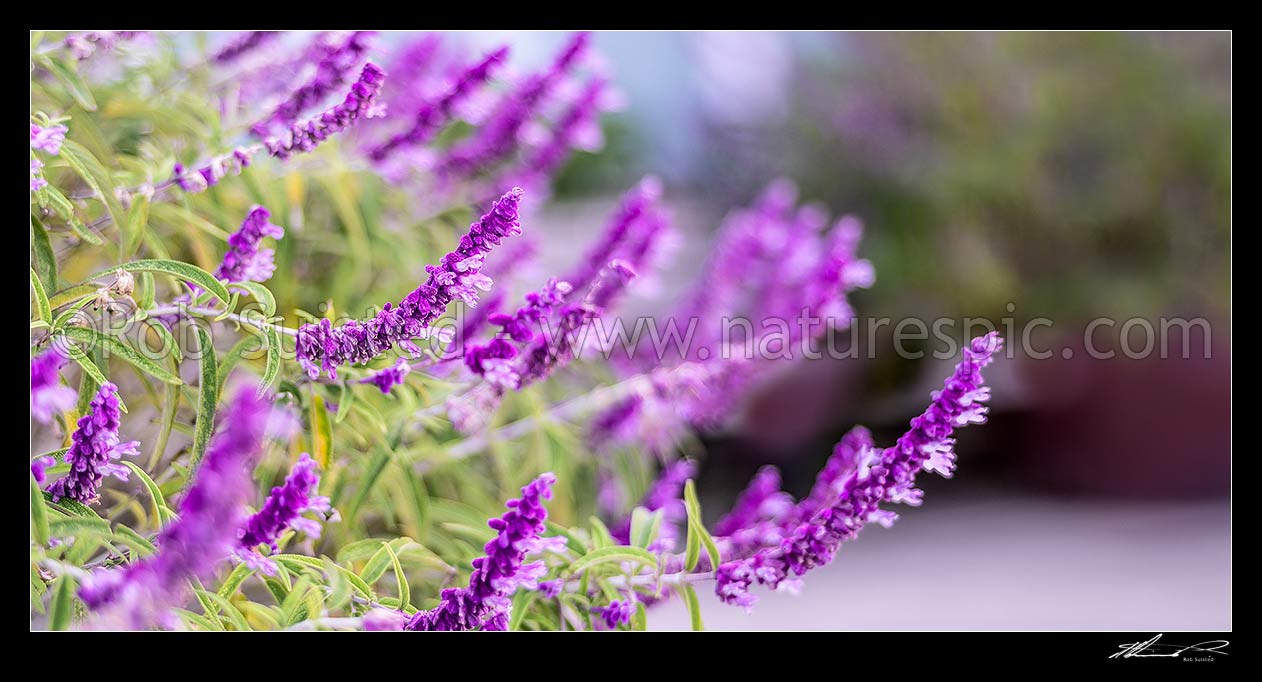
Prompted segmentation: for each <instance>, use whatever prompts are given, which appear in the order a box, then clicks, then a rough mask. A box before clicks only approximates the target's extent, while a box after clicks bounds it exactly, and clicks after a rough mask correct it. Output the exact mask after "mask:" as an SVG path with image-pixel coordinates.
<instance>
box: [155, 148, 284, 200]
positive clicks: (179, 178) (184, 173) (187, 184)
mask: <svg viewBox="0 0 1262 682" xmlns="http://www.w3.org/2000/svg"><path fill="white" fill-rule="evenodd" d="M261 149H262V147H261V146H260V145H255V146H253V147H237V148H236V149H234V150H232V151H231V152H229V153H227V154H222V155H220V156H217V157H215V158H213V159H211V160H210V161H209V162H208V163H206V164H205V165H203V166H200V167H198V168H194V169H188V168H185V167H184V164H182V163H176V164H175V167H174V168H173V169H172V170H171V179H170V180H169V181H168V184H175V185H176V186H178V187H179V188H180V189H182V190H184V191H185V192H190V193H197V192H201V191H203V190H205V189H206V188H208V187H210V186H212V185H214V184H216V183H218V182H219V181H220V180H222V179H223V178H224V177H225V176H227V175H237V174H239V173H240V172H241V170H242V169H243V168H246V167H247V166H249V165H250V161H251V159H253V157H254V155H255V154H257V153H258V152H259V150H261Z"/></svg>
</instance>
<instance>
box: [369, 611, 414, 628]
mask: <svg viewBox="0 0 1262 682" xmlns="http://www.w3.org/2000/svg"><path fill="white" fill-rule="evenodd" d="M410 617H411V616H408V615H407V614H406V613H403V612H402V611H395V610H393V609H383V608H380V607H378V608H375V609H373V610H371V611H369V612H368V613H366V614H364V631H365V632H399V631H401V630H402V629H403V626H404V625H407V623H408V619H409V618H410Z"/></svg>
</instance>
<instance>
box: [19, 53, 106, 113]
mask: <svg viewBox="0 0 1262 682" xmlns="http://www.w3.org/2000/svg"><path fill="white" fill-rule="evenodd" d="M34 59H35V62H36V63H37V64H39V65H40V66H42V67H44V68H45V69H48V71H49V72H50V73H52V74H53V75H54V76H56V77H57V80H59V81H61V84H62V85H64V86H66V90H67V91H69V92H70V96H71V97H73V98H74V101H75V102H76V103H77V104H78V105H79V106H80V107H83V109H84V110H86V111H96V98H94V97H93V96H92V89H91V88H89V87H88V84H87V83H85V82H84V81H83V78H82V77H81V76H79V74H78V73H77V72H76V71H75V70H74V69H72V68H70V67H69V66H67V65H66V64H64V63H63V62H61V61H58V60H56V59H53V58H51V57H49V56H47V55H36V56H35V57H34Z"/></svg>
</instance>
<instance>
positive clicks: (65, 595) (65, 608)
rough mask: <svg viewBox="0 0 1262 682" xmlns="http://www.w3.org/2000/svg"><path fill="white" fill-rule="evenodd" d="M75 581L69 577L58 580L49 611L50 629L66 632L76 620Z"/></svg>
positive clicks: (63, 576)
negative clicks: (72, 621)
mask: <svg viewBox="0 0 1262 682" xmlns="http://www.w3.org/2000/svg"><path fill="white" fill-rule="evenodd" d="M75 587H77V585H76V583H75V579H74V578H71V577H70V576H68V575H64V574H63V575H62V576H61V577H59V578H57V589H56V590H55V591H54V592H53V603H52V607H51V608H50V609H49V610H48V629H49V630H65V629H66V628H68V627H70V621H71V620H72V619H73V618H74V594H75Z"/></svg>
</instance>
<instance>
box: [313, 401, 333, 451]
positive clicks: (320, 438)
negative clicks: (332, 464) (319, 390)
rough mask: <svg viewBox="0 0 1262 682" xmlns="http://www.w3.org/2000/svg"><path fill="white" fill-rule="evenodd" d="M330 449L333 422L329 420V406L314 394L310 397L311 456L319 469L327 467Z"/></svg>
mask: <svg viewBox="0 0 1262 682" xmlns="http://www.w3.org/2000/svg"><path fill="white" fill-rule="evenodd" d="M332 451H333V424H332V423H330V420H329V408H328V407H326V406H325V404H324V398H322V397H320V396H319V395H315V396H313V397H312V399H311V458H312V459H314V460H315V461H316V463H318V464H319V465H320V468H321V469H328V468H329V461H330V459H331V455H332Z"/></svg>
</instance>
